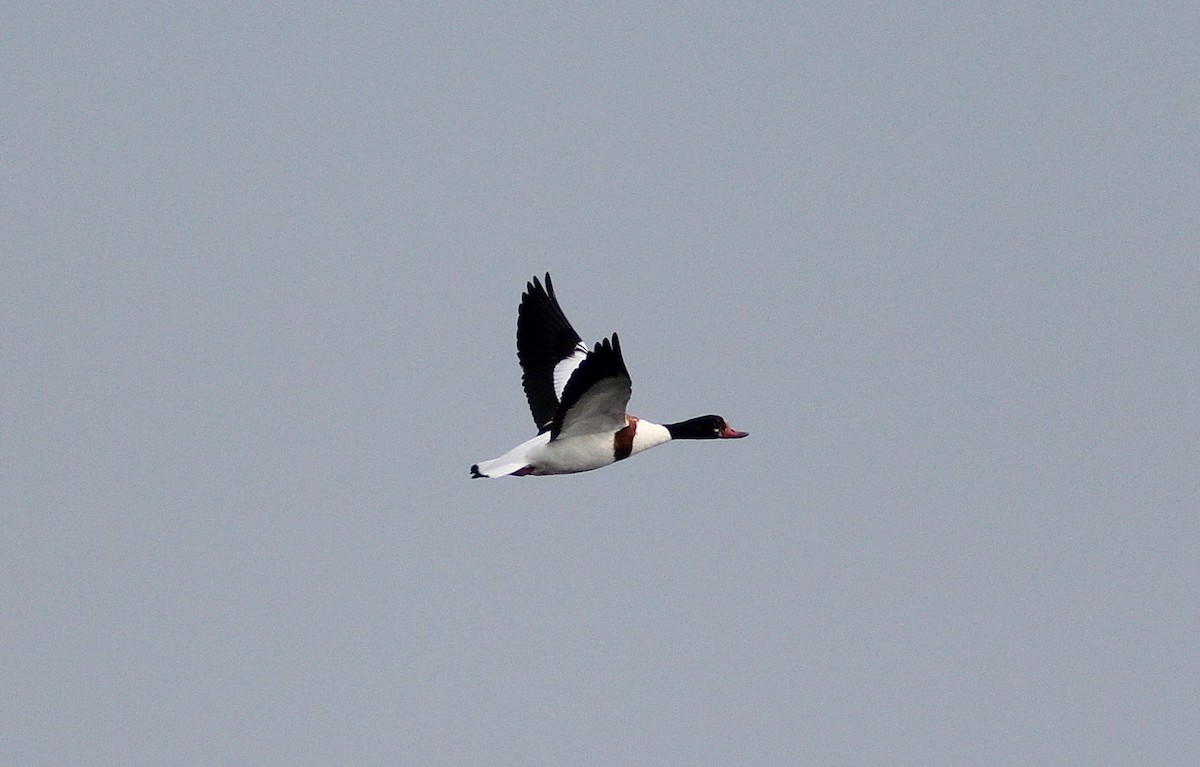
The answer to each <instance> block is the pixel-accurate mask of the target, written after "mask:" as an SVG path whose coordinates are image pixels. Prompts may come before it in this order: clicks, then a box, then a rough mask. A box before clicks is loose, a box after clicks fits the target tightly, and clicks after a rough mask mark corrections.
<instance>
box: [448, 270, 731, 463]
mask: <svg viewBox="0 0 1200 767" xmlns="http://www.w3.org/2000/svg"><path fill="white" fill-rule="evenodd" d="M517 359H518V360H519V361H520V363H521V369H522V370H523V371H524V375H523V376H522V377H521V382H522V383H523V384H524V386H525V397H526V399H528V400H529V410H530V412H531V413H533V421H534V423H535V424H537V429H538V434H537V436H536V437H534V438H533V439H531V440H528V441H526V442H522V443H521V444H520V445H517V446H516V447H514V448H513V449H512V450H509V451H508V452H507V453H505V454H504V455H502V456H500V457H499V458H494V459H492V460H490V461H481V462H480V463H477V464H475V465H474V466H472V467H471V476H472V477H473V478H476V479H479V478H483V477H489V478H490V477H503V476H506V475H512V476H514V477H524V476H527V475H530V474H532V475H535V476H541V475H547V474H574V473H576V472H580V471H591V470H592V469H599V468H602V467H604V466H608V465H609V464H612V463H616V462H617V461H620V460H622V459H625V458H628V457H629V456H631V455H634V454H636V453H640V452H642V451H643V450H649V449H650V448H652V447H656V446H658V445H661V444H664V443H666V442H670V441H671V440H673V439H741V438H742V437H745V436H748V434H747V432H744V431H737V430H736V429H734V428H733V427H731V426H730V425H729V424H727V423H726V422H725V419H724V418H722V417H721V416H719V415H702V416H700V417H698V418H690V419H688V420H686V421H680V422H679V423H668V424H657V423H653V422H651V421H647V420H646V419H644V418H638V417H637V416H633V415H630V414H629V413H627V412H625V407H626V406H627V405H628V404H629V395H630V393H631V392H632V387H631V384H630V379H629V371H628V370H626V369H625V360H624V359H622V357H621V341H620V339H618V338H617V334H616V333H613V334H612V337H611V338H606V339H604V340H602V341H600V342H599V343H597V344H596V345H595V347H593V348H592V349H590V350H589V349H588V347H587V345H586V344H584V343H583V339H582V338H580V337H579V334H578V333H576V332H575V329H574V328H573V327H571V323H570V322H568V321H567V318H566V315H564V314H563V311H562V308H561V307H560V306H559V305H558V299H557V298H555V296H554V285H553V284H552V283H551V282H550V275H549V274H547V275H546V285H545V287H543V286H542V283H541V282H539V281H538V279H537V277H534V278H533V282H530V283H527V284H526V286H525V292H524V294H522V295H521V306H520V309H518V311H517Z"/></svg>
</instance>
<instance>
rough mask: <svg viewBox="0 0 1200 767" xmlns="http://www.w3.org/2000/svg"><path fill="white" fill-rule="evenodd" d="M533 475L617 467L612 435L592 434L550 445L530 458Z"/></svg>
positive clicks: (542, 447)
mask: <svg viewBox="0 0 1200 767" xmlns="http://www.w3.org/2000/svg"><path fill="white" fill-rule="evenodd" d="M531 458H532V460H531V461H530V463H531V464H532V465H533V467H534V470H533V473H534V474H571V473H574V472H577V471H591V470H592V469H599V468H600V467H602V466H608V465H609V464H610V463H614V462H615V461H616V460H617V458H616V454H615V453H614V451H613V436H612V434H589V435H588V436H586V437H569V438H566V439H557V440H554V441H553V442H549V443H547V444H545V445H543V446H541V447H540V448H538V450H537V455H536V456H531Z"/></svg>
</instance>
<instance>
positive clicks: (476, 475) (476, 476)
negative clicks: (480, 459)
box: [471, 464, 487, 479]
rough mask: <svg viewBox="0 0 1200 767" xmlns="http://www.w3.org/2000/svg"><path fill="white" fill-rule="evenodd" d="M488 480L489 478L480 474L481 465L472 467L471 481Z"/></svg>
mask: <svg viewBox="0 0 1200 767" xmlns="http://www.w3.org/2000/svg"><path fill="white" fill-rule="evenodd" d="M486 478H487V476H486V475H485V474H480V473H479V464H475V465H473V466H472V467H471V479H486Z"/></svg>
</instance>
